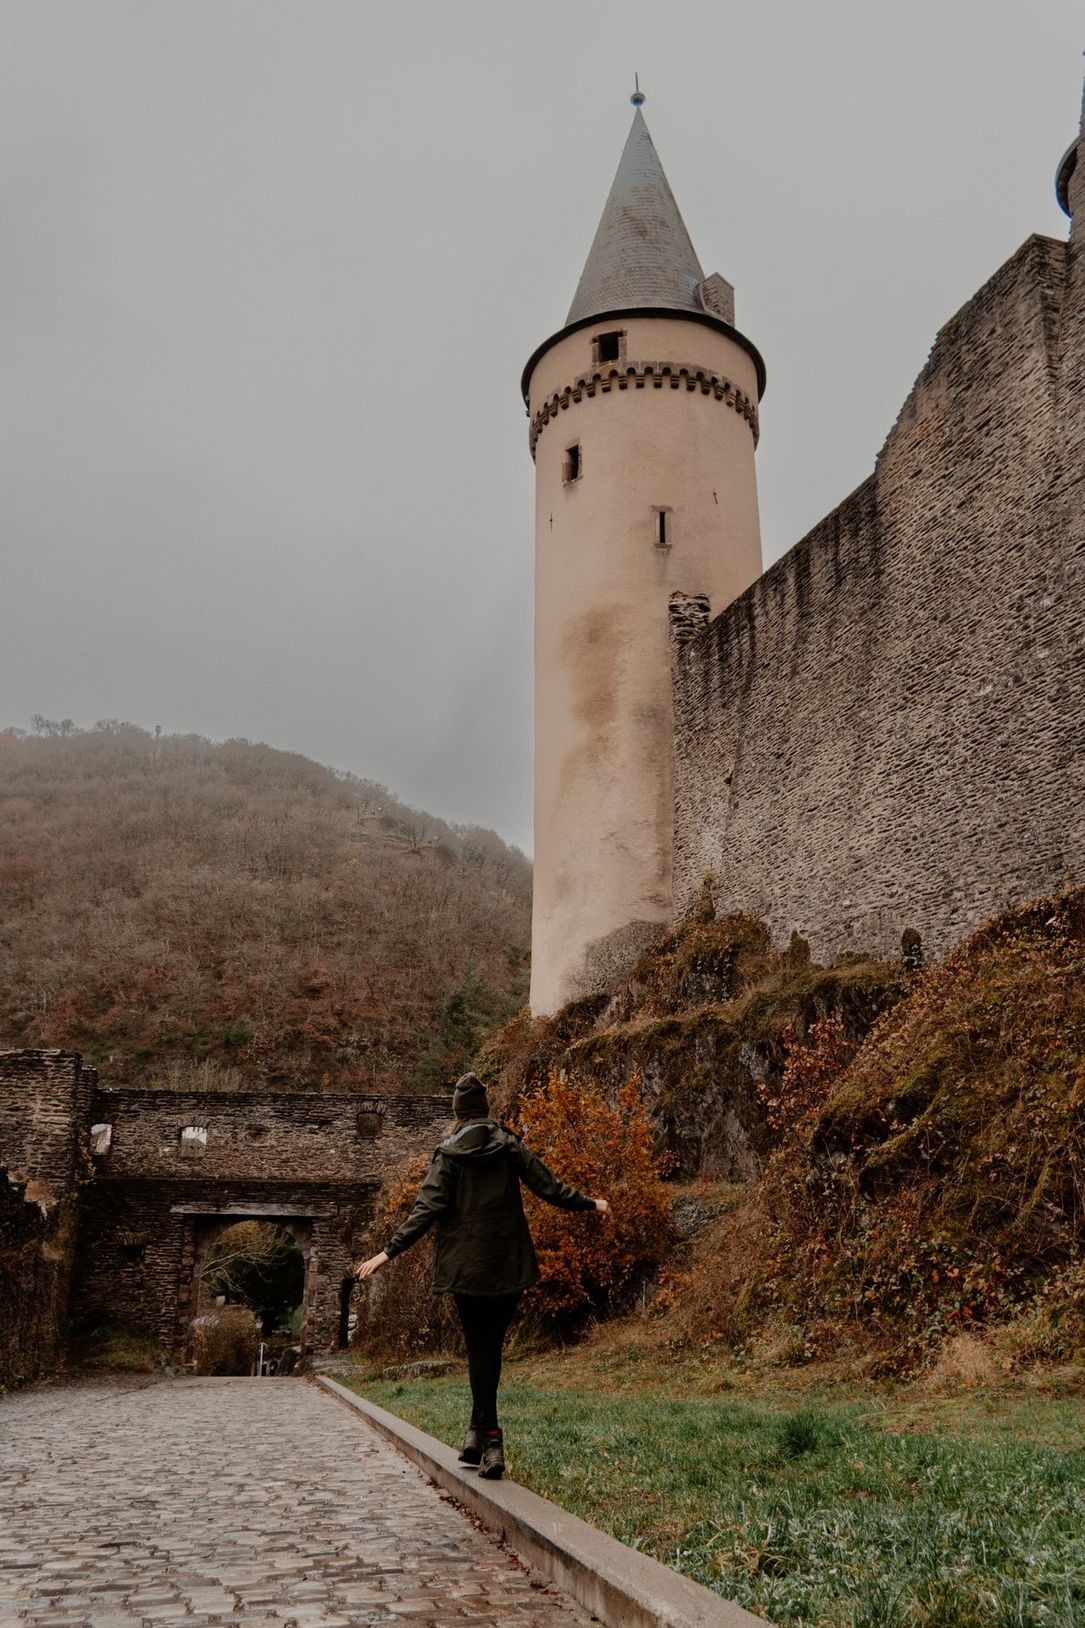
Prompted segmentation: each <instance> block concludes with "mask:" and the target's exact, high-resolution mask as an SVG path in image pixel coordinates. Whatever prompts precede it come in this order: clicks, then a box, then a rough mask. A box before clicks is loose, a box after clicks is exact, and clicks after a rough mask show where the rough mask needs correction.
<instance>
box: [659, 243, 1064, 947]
mask: <svg viewBox="0 0 1085 1628" xmlns="http://www.w3.org/2000/svg"><path fill="white" fill-rule="evenodd" d="M1078 218H1079V219H1080V218H1081V216H1080V215H1079V216H1078ZM1083 294H1085V289H1083V286H1082V266H1081V258H1080V251H1079V250H1077V249H1075V248H1074V247H1073V246H1072V245H1071V246H1068V245H1066V244H1064V243H1059V242H1056V241H1053V240H1050V239H1045V238H1032V239H1030V240H1029V241H1028V242H1027V243H1026V244H1025V245H1024V246H1023V247H1022V248H1021V250H1020V251H1019V252H1018V253H1017V254H1016V255H1014V256H1013V258H1012V259H1011V260H1010V261H1009V262H1008V263H1007V264H1006V265H1005V266H1003V267H1002V269H1001V270H1000V271H999V272H998V273H997V274H996V275H995V276H994V277H993V278H992V279H991V281H990V282H989V283H988V284H987V285H986V287H985V288H983V289H982V290H981V291H980V292H979V293H978V294H977V295H976V296H975V298H974V299H972V300H971V301H970V302H969V303H968V304H967V305H966V306H965V307H964V309H963V310H962V311H961V312H960V313H959V314H958V315H957V317H955V318H954V319H953V320H952V321H951V322H949V323H947V324H946V326H945V328H943V330H942V331H941V333H940V334H939V335H938V338H937V341H936V343H935V346H934V348H933V350H932V353H931V356H930V360H929V362H928V365H927V367H926V368H925V369H924V371H923V373H922V375H921V376H920V378H919V380H918V381H917V383H916V385H915V387H914V389H913V390H912V393H911V395H910V396H909V398H908V401H907V403H906V404H905V407H904V409H903V411H902V413H901V415H900V418H899V420H898V422H897V424H896V426H895V427H894V429H893V430H892V432H891V434H890V436H889V438H888V440H887V442H886V444H885V447H884V449H883V451H882V453H881V455H880V457H879V459H878V464H877V468H876V470H875V472H874V474H873V475H872V476H871V478H870V479H869V480H868V481H866V482H865V483H864V485H862V486H861V487H860V488H859V489H858V491H856V492H855V493H853V495H852V496H851V497H850V498H849V499H848V500H847V501H846V502H845V503H843V504H841V506H840V507H839V508H838V509H837V510H835V511H834V513H833V514H831V515H830V516H829V517H828V518H827V519H826V520H825V521H823V522H822V523H821V525H819V526H818V527H817V528H816V529H815V530H814V531H813V532H811V533H810V534H809V535H808V536H807V537H806V538H805V539H804V540H803V541H802V542H801V543H799V544H798V546H797V547H796V548H794V549H793V550H792V551H791V552H790V553H789V554H788V555H786V556H785V557H784V558H783V559H781V560H780V561H779V562H778V563H777V564H776V565H774V566H773V567H772V568H771V569H770V570H769V571H767V572H766V573H765V575H764V576H763V577H761V578H760V579H759V580H758V582H756V583H755V584H754V585H753V587H751V588H750V589H749V590H748V591H747V592H746V593H745V594H743V595H742V596H741V598H739V599H738V600H736V601H735V602H734V603H733V604H732V605H730V606H729V607H728V609H727V610H726V611H724V612H723V613H722V614H721V615H720V616H718V617H716V618H715V619H714V620H713V621H712V622H711V623H710V624H709V625H708V627H707V628H705V629H704V630H703V631H702V632H696V631H694V632H693V633H692V635H691V634H690V630H688V629H685V630H684V633H683V639H682V642H677V643H676V646H675V652H674V699H675V756H676V764H675V905H676V913H677V914H678V915H681V914H682V913H683V911H684V910H685V909H686V908H687V907H688V905H689V903H690V901H691V899H692V898H693V896H694V895H695V893H696V892H697V890H698V889H699V887H700V886H701V883H702V880H703V878H704V876H705V874H706V872H712V873H714V874H715V876H716V878H717V879H718V894H717V898H718V903H719V905H720V907H721V908H725V909H731V910H744V911H749V912H751V913H753V914H756V915H758V916H761V917H763V918H765V919H766V920H767V921H768V923H769V925H770V927H771V928H772V930H773V933H774V935H775V937H776V938H777V939H778V940H780V939H785V938H786V937H787V936H788V935H789V934H790V933H791V932H792V931H793V930H797V931H798V932H800V933H801V934H802V935H803V936H804V937H806V938H808V939H809V940H810V943H811V946H812V948H813V951H814V954H815V955H816V956H817V957H818V958H819V959H829V958H833V957H835V956H837V955H838V954H840V953H841V952H843V951H848V950H860V949H861V950H873V951H877V952H881V953H893V952H895V951H896V950H897V949H899V945H900V939H901V934H902V932H903V931H904V930H905V929H906V928H910V927H911V928H915V929H917V930H918V931H919V933H920V935H921V937H922V940H923V944H924V947H925V949H926V950H927V952H928V953H930V954H934V955H937V954H941V953H944V952H945V951H946V950H948V949H949V948H950V947H951V946H952V945H953V944H954V943H955V942H956V941H958V940H959V939H960V938H961V937H962V936H963V935H964V934H966V933H967V932H968V931H969V930H970V929H972V928H973V927H974V926H976V925H977V923H978V922H979V921H981V920H982V919H983V918H985V917H986V916H987V915H989V914H991V913H992V912H995V911H997V910H1000V909H1002V908H1004V907H1005V906H1007V905H1009V904H1012V903H1015V902H1017V901H1019V900H1022V899H1026V898H1032V897H1037V896H1042V895H1043V894H1045V893H1047V892H1049V891H1051V890H1053V889H1056V888H1058V887H1060V886H1063V885H1066V884H1068V883H1071V882H1077V881H1085V752H1083V750H1082V748H1083V737H1085V724H1083V719H1085V678H1083V658H1085V538H1083V532H1082V485H1081V482H1082V470H1083V453H1085V436H1083V425H1085V409H1083V405H1082V404H1083V400H1085V396H1083V393H1082V390H1081V382H1082V380H1081V375H1082V348H1081V323H1082V310H1083Z"/></svg>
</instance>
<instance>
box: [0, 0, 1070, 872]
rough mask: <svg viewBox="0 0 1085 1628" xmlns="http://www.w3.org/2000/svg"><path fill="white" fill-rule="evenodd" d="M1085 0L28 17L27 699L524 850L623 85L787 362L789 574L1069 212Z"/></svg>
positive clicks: (21, 269)
mask: <svg viewBox="0 0 1085 1628" xmlns="http://www.w3.org/2000/svg"><path fill="white" fill-rule="evenodd" d="M1083 35H1085V29H1083V28H1082V24H1081V15H1080V5H1079V4H1078V0H1044V3H1043V4H1042V5H1039V6H1030V5H1025V4H1024V3H1022V0H1017V3H1010V0H941V3H939V4H935V3H932V0H913V3H912V4H911V5H909V6H907V7H905V6H901V5H900V4H899V3H897V0H894V3H893V4H885V3H882V0H822V3H820V4H818V5H810V4H808V3H802V0H762V3H761V4H759V5H756V6H752V5H748V4H747V5H741V6H740V5H738V4H734V3H721V0H670V3H669V4H668V5H666V6H664V5H661V4H659V3H658V0H654V3H652V4H647V3H643V0H590V3H589V0H575V3H570V0H556V3H551V4H548V5H526V4H523V3H521V0H500V3H480V0H456V4H449V3H447V0H446V3H443V4H438V3H435V0H427V3H419V0H414V3H409V0H408V3H404V4H400V5H397V6H389V5H377V4H371V3H368V0H298V3H287V0H70V3H56V0H22V3H14V4H13V3H11V0H7V3H4V4H0V184H2V206H0V224H2V232H3V276H2V288H0V355H2V357H3V363H2V378H3V385H2V390H0V414H2V419H0V520H2V533H0V568H2V576H0V726H2V725H4V724H19V725H22V726H26V725H27V724H28V722H29V719H30V716H31V714H33V713H45V714H47V715H50V716H55V717H61V716H70V717H72V718H74V719H75V720H76V721H77V722H78V723H81V724H91V723H93V722H94V721H95V720H96V719H99V718H106V717H119V718H126V719H131V720H132V721H134V722H136V723H140V724H143V725H145V726H148V727H153V726H154V725H156V724H157V725H161V727H162V728H163V730H165V731H168V732H173V731H179V732H189V731H193V732H197V733H200V734H204V735H209V736H211V737H213V738H217V739H220V738H225V737H228V736H238V735H240V736H247V737H249V738H250V739H253V740H264V741H268V742H270V743H272V744H273V745H276V746H282V747H287V748H290V749H294V750H298V751H301V752H304V753H306V754H307V755H309V756H311V757H314V758H317V759H318V760H320V761H321V762H325V763H329V764H333V765H335V766H336V767H339V768H343V769H351V770H353V771H355V772H356V773H358V774H361V775H365V776H369V777H371V778H374V779H378V780H382V781H385V782H386V783H387V784H388V785H389V786H390V787H391V788H392V789H393V790H394V791H395V792H397V793H398V794H399V795H401V796H403V797H406V798H408V799H409V800H411V801H413V802H416V803H418V804H419V805H421V806H423V807H426V808H428V809H430V810H432V811H433V812H435V813H438V814H441V815H443V816H444V817H446V818H449V819H454V820H470V821H473V822H477V823H480V824H483V825H487V826H494V827H495V828H496V829H497V830H498V831H500V832H501V834H502V835H503V836H505V837H506V838H508V839H509V840H511V841H514V842H517V843H519V844H520V845H521V846H522V847H524V848H525V849H530V845H531V834H530V833H531V818H530V809H531V685H532V673H531V575H532V573H531V556H532V465H531V460H530V456H529V454H528V448H527V425H526V420H525V417H524V410H523V404H522V402H521V400H520V397H519V390H518V386H519V376H520V371H521V368H522V366H523V363H524V361H525V360H526V359H527V357H528V355H529V354H530V352H531V351H532V350H533V349H534V347H535V346H536V345H537V344H538V343H539V342H540V341H541V340H542V339H544V338H545V337H546V336H547V335H548V334H549V333H551V332H553V331H554V330H555V329H556V328H558V327H560V326H561V324H562V322H563V320H564V316H565V312H566V309H567V307H568V304H569V301H570V299H571V297H572V293H573V290H574V287H575V285H576V281H577V277H578V275H579V272H580V269H581V266H582V264H583V261H584V258H585V256H586V254H587V251H588V247H589V244H590V242H591V238H592V234H593V232H594V229H595V225H596V222H597V220H598V217H599V214H600V211H601V210H602V206H603V202H604V199H605V197H606V194H607V190H608V188H609V185H610V181H611V178H612V175H613V172H614V169H615V166H616V165H617V161H618V157H619V154H620V151H621V148H622V145H623V143H624V140H625V136H626V132H627V129H628V124H629V119H630V117H631V109H630V107H629V104H628V96H629V92H630V91H631V89H632V83H633V74H634V72H635V71H636V72H639V74H640V80H641V86H642V88H643V89H644V90H645V91H646V92H647V96H648V100H647V104H646V106H645V109H644V112H645V117H646V118H647V121H648V125H649V128H650V129H651V131H652V135H653V138H654V140H655V143H656V146H657V148H658V150H659V152H660V156H661V158H662V161H663V164H664V167H665V169H666V171H667V174H668V177H669V179H670V182H671V185H672V188H673V189H674V192H675V195H676V197H677V199H678V203H679V205H680V207H681V209H682V212H683V214H684V217H685V220H686V223H687V225H688V227H689V229H690V233H691V235H692V238H693V241H694V244H695V246H696V248H697V251H698V253H699V256H700V258H701V261H702V263H703V264H704V267H705V270H706V271H707V272H711V271H717V270H718V271H720V272H722V273H723V275H724V276H725V277H727V278H728V279H729V280H730V281H732V282H733V283H734V284H735V286H736V305H737V321H738V325H739V327H740V328H741V329H742V330H743V331H744V332H745V333H746V334H748V335H749V337H750V338H751V339H752V340H753V341H754V343H755V344H757V345H758V347H759V348H760V349H761V351H762V353H763V355H764V357H765V360H766V363H767V367H768V390H767V393H766V397H765V401H764V404H763V408H762V437H761V445H760V450H759V453H758V478H759V486H760V494H761V504H762V518H763V537H764V543H765V555H766V561H769V560H772V559H774V558H776V557H778V556H779V555H780V554H781V553H783V552H784V551H785V550H786V549H787V548H789V547H791V545H792V544H793V543H795V542H796V541H797V540H798V539H799V538H800V537H801V536H802V534H803V533H804V532H805V531H806V530H808V529H809V527H810V526H811V525H813V524H814V523H815V522H816V521H817V520H818V519H820V518H821V516H822V515H823V514H824V513H826V512H827V511H828V510H829V509H830V508H832V507H833V506H834V505H835V504H836V503H838V502H839V501H840V500H841V499H842V498H843V497H845V496H846V495H847V493H848V492H849V491H850V490H851V489H852V488H853V487H854V486H855V485H857V484H858V482H859V481H860V480H862V479H863V478H864V476H865V475H866V474H867V473H868V471H869V470H870V468H871V466H872V464H873V460H874V458H875V456H876V454H877V451H878V448H879V446H880V445H881V443H882V441H883V440H884V438H885V435H886V433H887V432H888V430H889V429H890V427H891V425H892V423H893V420H894V418H895V416H896V414H897V412H898V410H899V408H900V406H901V404H902V402H903V400H904V397H905V395H906V393H907V391H908V389H909V387H910V385H911V383H912V380H913V379H914V377H915V375H916V373H917V372H918V371H919V369H920V368H921V366H922V364H923V361H924V359H925V357H926V354H927V351H928V349H929V347H930V344H931V342H932V340H933V338H934V336H935V333H936V332H937V330H938V328H939V327H940V326H941V325H942V324H943V323H944V322H945V321H946V320H947V319H948V318H949V317H950V316H951V315H952V314H953V312H954V311H955V310H956V309H957V308H958V307H959V306H960V305H961V304H962V303H963V302H964V301H965V300H966V299H968V298H969V297H970V296H971V294H972V293H973V292H974V291H975V290H976V289H977V288H978V287H979V286H980V284H982V283H983V282H984V281H985V280H986V279H987V278H988V277H989V276H990V275H991V274H992V273H993V272H994V271H995V270H996V269H997V267H998V266H999V265H1000V264H1001V262H1002V261H1003V260H1004V259H1006V257H1007V256H1008V255H1010V254H1011V253H1012V252H1013V251H1014V250H1015V249H1016V248H1017V247H1018V245H1019V244H1020V243H1021V242H1022V241H1023V240H1024V239H1025V238H1026V237H1027V236H1028V235H1029V234H1030V233H1031V232H1046V233H1050V234H1052V235H1056V236H1063V235H1065V229H1066V222H1065V219H1064V217H1063V216H1062V214H1061V213H1060V211H1059V210H1058V208H1057V205H1056V203H1055V200H1054V193H1053V176H1054V171H1055V167H1056V165H1057V162H1058V159H1059V157H1060V155H1061V153H1062V152H1063V150H1064V149H1065V147H1066V146H1067V144H1068V143H1069V141H1070V140H1071V139H1072V137H1073V136H1074V134H1075V131H1076V127H1077V117H1078V106H1079V99H1080V91H1081V70H1082V62H1081V47H1082V45H1083V44H1085V39H1083Z"/></svg>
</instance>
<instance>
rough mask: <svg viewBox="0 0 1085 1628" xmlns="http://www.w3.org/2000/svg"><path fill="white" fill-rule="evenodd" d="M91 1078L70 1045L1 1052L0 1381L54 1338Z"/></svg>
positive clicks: (23, 1373) (21, 1370)
mask: <svg viewBox="0 0 1085 1628" xmlns="http://www.w3.org/2000/svg"><path fill="white" fill-rule="evenodd" d="M95 1077H96V1076H95V1074H94V1070H93V1069H87V1068H84V1067H83V1066H82V1060H81V1059H80V1057H79V1055H78V1053H76V1052H66V1051H3V1052H0V1389H3V1388H4V1387H6V1386H10V1385H16V1384H21V1383H23V1382H25V1381H26V1380H29V1379H33V1378H35V1377H36V1376H37V1375H38V1374H41V1373H43V1372H45V1371H46V1370H47V1369H49V1368H50V1367H52V1365H53V1363H54V1362H55V1360H56V1356H57V1352H58V1349H59V1346H60V1344H61V1341H62V1337H63V1332H64V1318H65V1309H66V1306H67V1302H68V1292H69V1285H70V1282H71V1275H72V1268H73V1264H74V1260H75V1247H76V1231H77V1223H78V1198H79V1191H80V1186H81V1183H82V1182H83V1181H84V1180H85V1178H86V1176H87V1175H88V1174H89V1166H88V1163H87V1159H86V1123H87V1114H88V1110H89V1104H90V1100H91V1096H92V1093H93V1090H94V1082H95Z"/></svg>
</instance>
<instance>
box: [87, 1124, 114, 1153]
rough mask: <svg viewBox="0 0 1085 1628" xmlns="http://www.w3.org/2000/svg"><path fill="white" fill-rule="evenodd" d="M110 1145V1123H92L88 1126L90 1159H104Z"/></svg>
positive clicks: (111, 1134)
mask: <svg viewBox="0 0 1085 1628" xmlns="http://www.w3.org/2000/svg"><path fill="white" fill-rule="evenodd" d="M112 1146H113V1127H112V1125H92V1126H91V1127H90V1156H91V1158H92V1159H104V1158H105V1156H106V1154H107V1153H108V1152H109V1150H110V1148H111V1147H112Z"/></svg>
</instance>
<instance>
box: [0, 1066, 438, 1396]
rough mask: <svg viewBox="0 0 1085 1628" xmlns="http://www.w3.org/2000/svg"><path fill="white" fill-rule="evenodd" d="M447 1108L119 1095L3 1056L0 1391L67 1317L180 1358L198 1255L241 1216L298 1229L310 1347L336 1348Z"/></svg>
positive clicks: (60, 1070)
mask: <svg viewBox="0 0 1085 1628" xmlns="http://www.w3.org/2000/svg"><path fill="white" fill-rule="evenodd" d="M451 1118H452V1099H451V1097H449V1096H429V1097H419V1096H410V1097H405V1096H379V1095H371V1096H362V1095H360V1094H358V1093H353V1092H352V1093H343V1094H333V1093H329V1092H291V1093H285V1092H283V1093H273V1094H270V1095H267V1094H257V1093H255V1092H230V1093H226V1092H176V1091H162V1090H157V1091H156V1090H134V1089H116V1088H113V1087H108V1086H102V1087H98V1085H97V1079H96V1075H95V1073H94V1071H93V1069H86V1068H84V1067H83V1066H82V1062H81V1059H80V1057H79V1056H78V1054H77V1053H75V1052H61V1051H52V1052H49V1051H14V1052H0V1385H3V1384H13V1383H17V1382H19V1381H21V1380H25V1379H28V1378H31V1377H33V1376H34V1375H35V1374H38V1373H40V1372H42V1371H43V1370H44V1369H46V1368H48V1367H49V1366H50V1365H51V1364H52V1363H53V1361H54V1360H55V1358H56V1355H57V1352H58V1348H59V1345H60V1343H61V1341H62V1337H63V1334H64V1331H65V1328H66V1325H67V1323H68V1322H69V1321H70V1322H72V1323H73V1324H75V1325H81V1326H83V1327H88V1328H91V1327H95V1326H109V1325H124V1326H128V1327H131V1328H135V1329H141V1330H143V1331H144V1332H146V1333H148V1334H151V1335H154V1336H155V1337H156V1338H157V1339H158V1340H159V1341H160V1343H161V1344H162V1346H163V1348H164V1349H165V1350H167V1351H171V1352H172V1353H174V1354H175V1355H177V1356H180V1355H181V1354H182V1353H183V1351H184V1347H185V1343H186V1338H187V1331H188V1325H189V1322H190V1320H191V1318H192V1316H193V1314H194V1312H195V1309H196V1298H197V1292H198V1285H199V1273H200V1267H201V1264H202V1260H203V1257H204V1254H205V1253H206V1250H207V1248H208V1247H209V1245H210V1244H211V1243H212V1242H213V1241H214V1238H215V1237H216V1236H217V1235H218V1234H219V1233H220V1232H221V1231H223V1230H224V1229H225V1228H226V1227H228V1226H230V1225H232V1224H233V1223H234V1222H235V1221H239V1220H245V1219H267V1220H274V1221H277V1222H280V1223H281V1224H282V1225H283V1226H284V1227H285V1228H286V1229H287V1231H289V1232H291V1233H292V1235H293V1236H294V1237H295V1239H296V1241H297V1242H298V1244H299V1245H300V1247H301V1249H302V1252H303V1254H304V1256H305V1262H306V1275H305V1343H306V1346H307V1347H308V1348H309V1349H311V1350H322V1349H328V1348H329V1347H332V1346H334V1345H335V1344H336V1343H337V1342H338V1340H339V1338H340V1337H341V1334H342V1329H343V1324H344V1316H345V1307H346V1303H347V1299H348V1296H347V1293H346V1291H347V1286H348V1280H349V1274H350V1269H351V1266H352V1264H353V1262H354V1261H355V1260H356V1259H357V1251H358V1247H359V1244H360V1240H361V1235H362V1233H363V1232H364V1230H365V1228H366V1226H367V1225H368V1223H369V1220H370V1218H371V1215H372V1210H373V1201H374V1198H375V1196H376V1193H377V1191H378V1189H379V1186H380V1183H381V1181H382V1180H383V1179H384V1177H385V1176H386V1175H387V1174H388V1172H389V1171H391V1170H394V1169H395V1168H396V1167H397V1166H398V1165H399V1164H400V1163H402V1161H403V1160H404V1159H405V1158H407V1157H408V1156H410V1155H412V1154H419V1153H428V1152H429V1151H430V1150H431V1149H432V1148H433V1147H434V1146H435V1145H436V1144H437V1142H438V1141H440V1140H441V1138H442V1137H443V1136H444V1135H445V1133H446V1131H447V1129H448V1126H449V1122H450V1120H451ZM92 1126H94V1127H95V1128H96V1129H97V1128H99V1127H102V1128H104V1129H98V1134H96V1135H91V1127H92Z"/></svg>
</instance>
